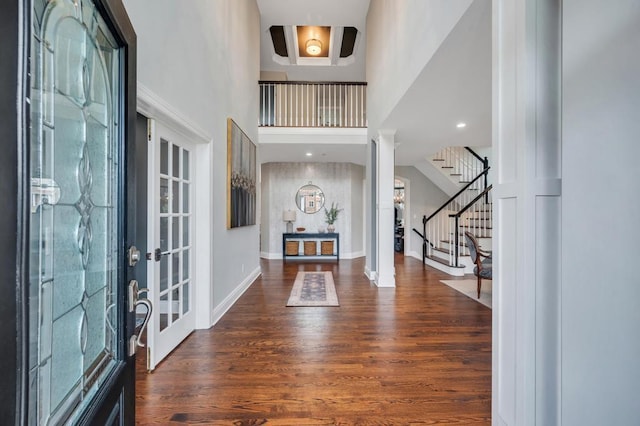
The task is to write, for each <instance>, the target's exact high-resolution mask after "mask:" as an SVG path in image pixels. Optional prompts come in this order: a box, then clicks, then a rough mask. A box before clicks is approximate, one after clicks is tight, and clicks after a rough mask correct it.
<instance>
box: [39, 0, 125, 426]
mask: <svg viewBox="0 0 640 426" xmlns="http://www.w3.org/2000/svg"><path fill="white" fill-rule="evenodd" d="M32 21H33V22H32V26H33V37H32V40H31V49H32V53H31V64H30V74H31V86H32V90H31V97H30V101H31V153H30V174H31V194H30V196H31V220H30V235H29V262H30V271H29V282H30V284H29V315H30V330H29V345H30V346H29V354H30V359H29V422H30V423H31V424H42V425H48V424H62V423H74V419H75V418H77V417H78V416H79V415H80V414H81V413H82V412H83V411H84V409H85V408H86V407H87V406H88V405H89V404H91V402H92V400H93V398H94V396H95V394H96V391H97V389H99V388H100V386H101V385H102V384H103V383H104V382H105V381H106V378H107V377H108V376H109V375H110V373H112V372H113V371H114V369H115V368H116V366H117V365H118V362H119V360H120V359H121V358H122V355H121V353H122V352H121V350H120V348H119V347H118V342H119V340H120V339H121V334H122V333H123V328H122V324H120V321H119V315H120V311H119V309H122V306H119V305H118V300H120V299H121V294H120V292H121V288H120V287H121V284H119V282H120V283H122V281H123V280H122V278H121V273H120V272H119V265H123V264H124V263H123V262H124V260H123V259H122V258H121V256H120V255H119V253H120V248H121V242H122V241H123V234H122V229H121V227H120V226H119V223H121V218H122V213H123V209H124V206H123V204H122V202H121V190H120V188H121V176H122V172H121V170H122V164H121V157H122V154H123V153H122V152H120V149H119V146H121V143H120V142H119V141H120V140H121V139H120V138H121V130H120V129H119V126H118V122H119V117H120V116H121V110H120V108H119V105H120V101H119V99H120V98H119V94H120V92H121V87H120V86H119V81H120V80H119V75H120V67H121V59H120V58H121V54H122V52H121V51H120V50H119V49H118V47H117V43H116V41H115V39H114V37H113V36H112V34H111V31H110V29H109V28H108V26H107V25H106V23H105V22H104V21H103V20H102V18H101V17H100V15H99V13H98V11H97V10H96V8H95V6H94V4H93V3H92V2H91V1H89V0H56V1H37V2H34V7H33V13H32ZM120 305H121V304H120Z"/></svg>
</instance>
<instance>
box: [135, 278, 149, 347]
mask: <svg viewBox="0 0 640 426" xmlns="http://www.w3.org/2000/svg"><path fill="white" fill-rule="evenodd" d="M142 290H147V289H146V288H145V289H142ZM138 305H142V306H145V307H146V308H147V313H146V314H145V316H144V320H143V321H142V326H141V327H140V331H139V332H138V336H137V337H136V346H138V347H140V348H144V343H142V341H141V340H140V339H142V333H143V332H144V331H145V330H146V328H147V324H149V319H150V318H151V312H153V304H152V303H151V300H149V299H147V298H146V297H145V298H143V299H139V300H136V303H135V305H134V306H135V307H136V308H137V307H138ZM134 336H135V335H134Z"/></svg>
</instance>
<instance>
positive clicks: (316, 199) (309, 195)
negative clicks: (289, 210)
mask: <svg viewBox="0 0 640 426" xmlns="http://www.w3.org/2000/svg"><path fill="white" fill-rule="evenodd" d="M303 200H304V201H303ZM296 206H297V207H298V210H300V211H301V212H302V213H306V214H315V213H318V212H319V211H320V210H321V209H322V207H324V192H322V189H320V187H318V186H317V185H314V184H312V183H308V184H306V185H303V186H301V187H300V189H298V192H296Z"/></svg>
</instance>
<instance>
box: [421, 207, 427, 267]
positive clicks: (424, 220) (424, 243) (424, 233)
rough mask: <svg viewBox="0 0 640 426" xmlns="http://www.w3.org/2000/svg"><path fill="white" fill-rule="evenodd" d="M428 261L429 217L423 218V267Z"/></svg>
mask: <svg viewBox="0 0 640 426" xmlns="http://www.w3.org/2000/svg"><path fill="white" fill-rule="evenodd" d="M426 259H427V215H423V216H422V265H424V262H425V260H426Z"/></svg>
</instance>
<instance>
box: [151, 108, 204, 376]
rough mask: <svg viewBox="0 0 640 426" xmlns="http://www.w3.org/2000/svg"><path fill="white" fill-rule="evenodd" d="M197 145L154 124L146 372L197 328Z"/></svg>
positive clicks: (162, 126)
mask: <svg viewBox="0 0 640 426" xmlns="http://www.w3.org/2000/svg"><path fill="white" fill-rule="evenodd" d="M194 160H195V159H194V158H193V145H192V144H191V143H190V142H189V141H188V140H187V138H186V137H184V136H182V135H181V134H180V133H178V132H175V131H173V130H171V129H170V128H168V127H167V126H165V125H163V124H162V123H161V122H159V121H156V120H150V146H149V226H148V236H149V244H148V247H149V251H150V257H151V259H149V261H148V265H149V266H148V284H149V298H150V299H151V300H152V302H153V306H154V312H153V314H152V315H151V319H150V321H149V325H148V327H149V329H148V333H147V346H148V349H147V368H148V370H149V371H151V370H153V369H155V367H156V365H158V363H159V362H160V361H162V360H163V359H164V358H165V357H166V356H167V355H168V354H169V353H170V352H171V351H172V350H173V349H174V348H175V347H176V346H178V345H179V344H180V342H182V340H184V339H185V338H186V337H187V336H188V335H189V334H190V333H191V332H192V331H193V330H194V329H195V312H194V300H195V298H194V288H195V287H194V283H193V270H194V268H193V262H194V261H193V259H194V256H193V226H194V212H193V204H194V203H193V195H194V184H193V178H194V176H195V173H194V172H195V170H194V164H195V161H194Z"/></svg>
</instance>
